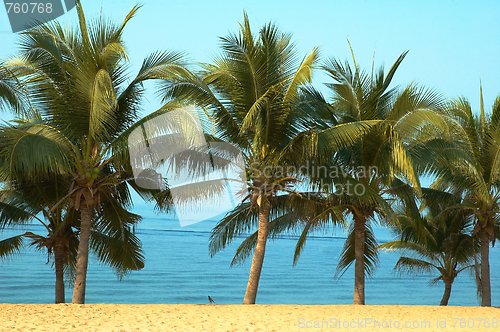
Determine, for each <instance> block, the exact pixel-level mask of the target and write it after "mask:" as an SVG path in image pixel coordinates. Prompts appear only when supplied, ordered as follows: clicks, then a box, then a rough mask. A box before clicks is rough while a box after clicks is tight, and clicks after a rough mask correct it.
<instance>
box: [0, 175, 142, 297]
mask: <svg viewBox="0 0 500 332" xmlns="http://www.w3.org/2000/svg"><path fill="white" fill-rule="evenodd" d="M70 180H71V179H69V178H68V177H66V178H64V177H62V176H58V177H57V179H56V178H55V176H53V175H52V176H47V177H46V178H44V179H40V181H38V182H36V183H33V182H32V181H24V182H17V183H16V184H15V191H13V190H6V189H4V190H2V191H1V192H0V197H1V199H0V228H1V229H3V228H6V227H9V228H15V227H16V226H25V225H27V224H29V223H32V222H34V221H37V222H39V223H40V224H41V225H43V226H44V228H45V229H46V230H47V235H45V236H43V235H37V234H34V233H32V232H25V233H23V234H20V235H17V236H14V237H11V238H8V239H4V240H2V241H0V258H5V257H8V256H9V255H12V254H14V253H19V252H20V250H21V249H22V248H23V247H24V246H25V245H26V244H27V245H29V246H33V247H35V248H36V249H37V250H40V251H46V252H47V255H48V256H49V260H52V259H53V263H54V269H55V273H56V283H55V303H64V302H65V289H64V271H65V270H66V274H68V275H70V276H71V275H72V274H73V272H74V267H75V264H76V256H77V248H78V236H77V234H78V229H79V227H80V226H79V221H80V220H79V214H77V213H76V211H75V210H74V209H72V208H68V207H66V209H63V208H62V206H60V207H59V208H57V209H55V210H51V207H52V206H54V205H55V204H56V203H57V202H58V200H59V199H60V197H62V196H64V195H65V193H66V192H67V187H68V186H69V184H70V183H71V181H70ZM39 216H40V217H39ZM140 219H141V218H140V216H136V217H135V222H138V221H140ZM118 225H119V226H121V227H122V228H121V229H120V230H117V229H115V226H118ZM106 226H107V229H103V228H101V229H96V230H93V231H92V234H91V249H92V250H93V251H94V252H95V253H96V257H97V258H98V259H99V260H100V261H102V262H103V263H105V264H107V265H110V266H111V267H113V268H114V270H115V272H116V273H117V275H118V276H119V277H120V278H121V277H122V276H124V275H125V274H126V273H128V272H129V271H132V270H138V269H141V268H143V267H144V256H143V253H142V249H141V244H140V241H139V239H137V237H135V235H134V234H133V233H132V232H131V231H130V226H133V225H126V224H120V223H113V224H110V223H107V224H106ZM26 240H27V241H28V243H26Z"/></svg>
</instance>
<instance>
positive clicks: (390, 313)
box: [0, 304, 500, 332]
mask: <svg viewBox="0 0 500 332" xmlns="http://www.w3.org/2000/svg"><path fill="white" fill-rule="evenodd" d="M481 318H483V319H484V318H487V319H488V320H481ZM358 319H359V321H358ZM370 319H371V323H370ZM457 319H458V320H457ZM460 319H462V321H460ZM339 320H340V322H339ZM499 320H500V309H499V308H481V307H437V306H436V307H431V306H390V305H380V306H350V305H349V306H348V305H325V306H319V305H255V306H243V305H122V304H119V305H115V304H85V305H72V304H59V305H55V304H0V331H2V332H3V331H50V332H53V331H65V330H72V331H82V332H83V331H162V332H163V331H182V332H188V331H216V332H219V331H234V332H242V331H243V332H244V331H265V332H271V331H349V332H352V331H396V330H397V331H446V330H453V331H500V326H499V324H500V322H499ZM375 321H376V322H375ZM485 322H486V325H484V324H485ZM321 324H323V328H321ZM326 324H328V325H326ZM374 324H375V326H374ZM405 324H406V325H407V327H409V328H405ZM445 324H446V328H445V327H444V326H445ZM467 324H468V325H467ZM479 324H481V325H480V326H479ZM315 326H316V328H315ZM389 326H392V328H391V327H389ZM397 326H399V327H400V328H399V329H398V328H395V327H397ZM413 326H414V327H413ZM488 326H489V327H488Z"/></svg>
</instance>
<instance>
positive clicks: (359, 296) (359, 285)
mask: <svg viewBox="0 0 500 332" xmlns="http://www.w3.org/2000/svg"><path fill="white" fill-rule="evenodd" d="M365 223H366V218H365V217H364V216H354V257H355V260H356V261H355V263H354V301H353V304H362V305H364V304H365Z"/></svg>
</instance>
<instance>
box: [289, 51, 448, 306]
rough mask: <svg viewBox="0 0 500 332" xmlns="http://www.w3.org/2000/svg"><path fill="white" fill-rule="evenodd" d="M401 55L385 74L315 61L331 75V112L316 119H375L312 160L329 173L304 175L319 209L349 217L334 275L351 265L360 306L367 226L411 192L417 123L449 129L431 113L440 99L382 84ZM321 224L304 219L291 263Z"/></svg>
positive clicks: (369, 235) (372, 247) (370, 251)
mask: <svg viewBox="0 0 500 332" xmlns="http://www.w3.org/2000/svg"><path fill="white" fill-rule="evenodd" d="M406 54H407V53H406V52H405V53H403V54H401V55H400V56H399V58H398V59H397V60H396V62H395V63H394V64H393V65H392V67H391V69H390V70H389V72H388V73H387V74H385V72H384V69H383V68H381V69H380V70H379V71H378V72H376V73H375V72H374V69H373V68H372V70H371V73H366V72H362V71H360V70H359V68H358V67H357V65H356V60H355V58H354V55H353V60H354V68H351V66H350V64H349V63H348V62H346V63H345V64H343V63H341V62H340V61H338V60H336V59H334V58H332V59H330V60H329V61H327V62H326V64H325V65H324V66H323V69H324V70H325V71H326V72H327V73H328V75H329V76H330V77H331V78H332V79H333V80H334V83H331V84H328V86H329V87H330V89H331V91H332V92H333V96H332V103H331V106H330V107H331V108H332V109H333V110H334V112H332V113H331V114H330V115H329V116H330V118H329V119H325V118H323V121H324V122H330V123H334V124H351V123H357V122H360V121H379V122H378V124H377V125H376V126H373V127H372V128H370V130H369V132H368V133H367V134H366V135H363V137H362V138H361V139H359V140H358V141H357V142H356V143H355V144H353V145H351V146H348V147H345V148H342V149H339V150H337V151H335V153H334V154H332V155H331V156H330V158H323V160H320V161H318V163H319V164H321V165H323V166H324V167H326V168H327V169H333V170H335V171H336V173H335V174H334V176H331V175H328V176H325V175H326V174H325V173H322V174H321V173H319V175H317V176H316V177H315V178H314V179H312V180H313V183H315V184H316V186H317V187H319V188H323V192H324V194H326V195H329V196H330V198H329V199H328V200H327V201H328V203H327V205H326V207H325V211H328V210H330V209H332V207H336V208H337V209H338V210H342V211H343V213H344V214H345V215H351V216H352V223H351V225H350V226H349V227H348V229H349V235H348V238H347V241H346V243H345V245H344V248H343V251H342V256H341V259H340V262H339V265H338V267H337V276H341V275H342V274H343V273H344V272H345V271H346V270H347V268H348V267H349V266H350V265H351V264H352V263H353V262H354V266H355V281H354V300H353V303H354V304H365V273H368V274H371V273H372V272H373V269H374V267H375V265H376V263H377V260H378V258H377V251H376V246H377V243H376V239H375V236H374V234H373V232H372V228H371V224H372V223H373V222H379V223H382V224H387V223H389V224H390V220H391V219H392V216H393V211H392V209H391V206H390V205H391V204H389V202H390V201H392V200H394V199H408V197H411V196H413V195H419V191H420V189H419V188H420V184H419V178H418V172H417V170H416V169H414V166H413V159H414V157H415V156H412V149H413V145H414V143H413V142H414V141H415V139H416V138H415V137H417V135H418V134H419V132H420V131H421V130H422V128H427V127H430V128H440V129H442V130H443V131H445V128H448V127H449V124H448V123H447V121H445V120H444V119H443V118H442V117H441V116H440V114H439V110H440V108H441V106H442V98H441V97H440V96H439V95H438V94H437V93H436V92H434V91H432V90H429V89H425V88H423V87H419V86H417V85H416V84H410V85H408V86H407V87H406V88H404V89H398V88H389V87H390V84H391V82H392V79H393V77H394V75H395V73H396V70H397V69H398V67H399V65H400V64H401V62H402V61H403V59H404V57H405V56H406ZM324 114H326V113H324ZM318 163H317V164H318ZM410 186H411V187H412V188H413V189H412V188H411V187H410ZM324 188H326V190H325V189H324ZM349 188H350V190H349ZM356 188H358V190H357V191H356V190H355V189H356ZM339 189H341V190H340V191H339ZM387 200H389V202H388V201H387ZM325 222H326V223H327V224H328V223H330V222H331V221H329V220H326V221H325V220H324V219H321V218H320V219H317V218H315V216H314V215H311V216H310V217H309V221H308V222H307V223H306V224H305V227H304V229H303V232H302V235H301V237H300V238H299V242H298V243H297V248H296V253H295V258H294V262H297V260H298V257H299V255H300V251H301V250H302V248H303V247H304V244H305V241H306V237H307V234H308V233H309V232H311V231H313V230H315V229H318V228H322V227H324V226H325Z"/></svg>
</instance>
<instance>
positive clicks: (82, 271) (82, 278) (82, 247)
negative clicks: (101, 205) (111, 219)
mask: <svg viewBox="0 0 500 332" xmlns="http://www.w3.org/2000/svg"><path fill="white" fill-rule="evenodd" d="M81 213H82V220H81V229H80V243H79V244H78V255H77V256H76V271H75V287H74V288H73V301H72V302H73V303H75V304H84V303H85V286H86V281H87V266H88V261H89V238H90V228H91V226H92V208H91V207H90V206H87V204H86V203H85V202H84V203H83V204H82V205H81Z"/></svg>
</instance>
